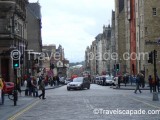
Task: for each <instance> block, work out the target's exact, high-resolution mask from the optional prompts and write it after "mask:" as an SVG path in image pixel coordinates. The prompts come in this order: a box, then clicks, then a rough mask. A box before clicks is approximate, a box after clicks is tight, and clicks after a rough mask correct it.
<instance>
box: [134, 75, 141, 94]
mask: <svg viewBox="0 0 160 120" xmlns="http://www.w3.org/2000/svg"><path fill="white" fill-rule="evenodd" d="M139 86H140V75H139V74H138V75H137V78H136V89H135V91H134V93H137V90H139V92H140V93H142V92H141V90H140V88H139Z"/></svg>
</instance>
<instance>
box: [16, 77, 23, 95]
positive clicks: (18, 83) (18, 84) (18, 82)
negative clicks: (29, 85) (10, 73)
mask: <svg viewBox="0 0 160 120" xmlns="http://www.w3.org/2000/svg"><path fill="white" fill-rule="evenodd" d="M16 88H17V90H18V92H19V94H20V96H21V92H22V90H21V83H20V78H17V84H16Z"/></svg>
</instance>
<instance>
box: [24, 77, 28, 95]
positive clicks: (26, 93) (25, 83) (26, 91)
mask: <svg viewBox="0 0 160 120" xmlns="http://www.w3.org/2000/svg"><path fill="white" fill-rule="evenodd" d="M24 87H25V96H28V87H27V80H26V79H25V80H24Z"/></svg>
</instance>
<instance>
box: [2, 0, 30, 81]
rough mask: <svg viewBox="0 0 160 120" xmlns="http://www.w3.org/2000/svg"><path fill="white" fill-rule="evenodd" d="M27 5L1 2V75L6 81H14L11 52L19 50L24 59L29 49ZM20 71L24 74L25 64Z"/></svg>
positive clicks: (13, 0) (12, 0) (19, 0)
mask: <svg viewBox="0 0 160 120" xmlns="http://www.w3.org/2000/svg"><path fill="white" fill-rule="evenodd" d="M27 4H28V0H0V74H1V75H2V77H3V78H4V80H5V81H14V79H13V78H14V72H13V67H12V59H11V57H10V54H11V51H12V50H13V49H17V50H19V51H20V53H21V56H23V57H24V51H25V49H26V47H27V27H26V26H27V25H26V24H27V23H26V6H27ZM18 71H19V72H20V73H21V74H23V72H24V64H22V65H21V67H20V68H19V69H18ZM19 77H20V76H19Z"/></svg>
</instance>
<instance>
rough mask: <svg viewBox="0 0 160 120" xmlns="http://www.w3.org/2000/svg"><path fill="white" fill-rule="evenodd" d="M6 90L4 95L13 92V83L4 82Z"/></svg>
mask: <svg viewBox="0 0 160 120" xmlns="http://www.w3.org/2000/svg"><path fill="white" fill-rule="evenodd" d="M5 84H6V89H5V91H4V93H5V94H11V93H12V91H13V90H14V83H13V82H5Z"/></svg>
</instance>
